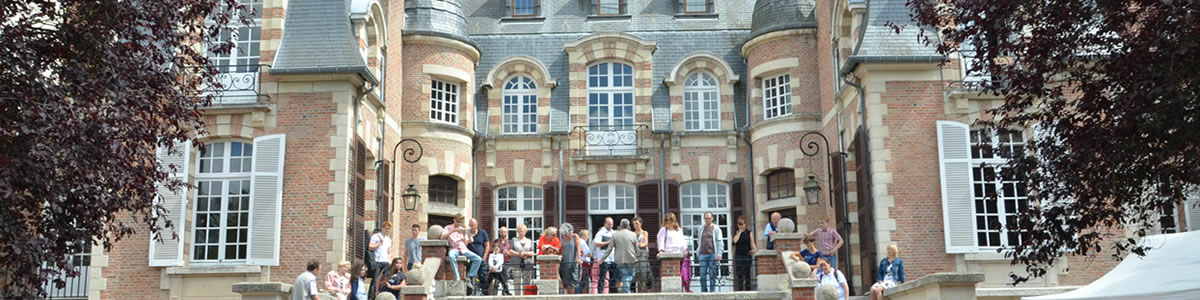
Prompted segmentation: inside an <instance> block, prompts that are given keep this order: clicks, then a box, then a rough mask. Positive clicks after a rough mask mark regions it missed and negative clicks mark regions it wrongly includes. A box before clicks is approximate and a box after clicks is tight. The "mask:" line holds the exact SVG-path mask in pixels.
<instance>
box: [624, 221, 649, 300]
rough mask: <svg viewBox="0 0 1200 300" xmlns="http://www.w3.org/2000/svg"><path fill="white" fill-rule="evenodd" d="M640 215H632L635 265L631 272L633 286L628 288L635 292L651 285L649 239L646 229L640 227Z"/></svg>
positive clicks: (641, 222)
mask: <svg viewBox="0 0 1200 300" xmlns="http://www.w3.org/2000/svg"><path fill="white" fill-rule="evenodd" d="M643 223H644V222H643V221H642V217H640V216H634V217H633V233H634V234H637V237H638V239H637V261H638V262H637V267H635V271H634V273H633V286H630V287H629V290H630V291H632V292H634V293H636V292H638V289H639V288H642V289H648V288H650V287H651V286H652V284H651V282H652V280H650V279H651V276H650V241H649V236H648V233H647V232H646V230H644V229H642V224H643Z"/></svg>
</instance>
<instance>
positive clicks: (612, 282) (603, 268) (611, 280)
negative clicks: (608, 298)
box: [593, 262, 620, 294]
mask: <svg viewBox="0 0 1200 300" xmlns="http://www.w3.org/2000/svg"><path fill="white" fill-rule="evenodd" d="M593 266H595V264H593ZM619 272H620V271H618V270H617V267H616V266H615V265H613V263H611V262H606V263H603V264H600V277H599V278H597V279H596V293H597V294H608V293H609V292H611V291H613V290H616V289H617V280H619V279H618V278H617V276H619V275H620V274H618V273H619ZM605 273H608V278H607V281H608V282H607V285H605V283H606V282H605V280H606V279H605V278H604V277H605V276H604V274H605Z"/></svg>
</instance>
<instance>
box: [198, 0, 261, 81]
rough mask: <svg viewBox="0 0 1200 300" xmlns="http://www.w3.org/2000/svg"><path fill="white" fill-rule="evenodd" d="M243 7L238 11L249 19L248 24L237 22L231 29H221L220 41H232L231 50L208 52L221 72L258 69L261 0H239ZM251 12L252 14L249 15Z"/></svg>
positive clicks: (254, 70) (253, 70)
mask: <svg viewBox="0 0 1200 300" xmlns="http://www.w3.org/2000/svg"><path fill="white" fill-rule="evenodd" d="M238 2H239V3H240V4H242V5H243V6H245V8H244V9H243V10H242V11H240V12H238V14H240V16H245V17H247V18H249V19H250V20H251V22H250V24H249V25H245V24H240V23H238V24H237V27H234V28H233V29H232V30H221V41H232V42H233V43H234V48H233V50H230V51H229V53H224V54H218V53H216V52H211V51H210V52H209V54H208V57H209V59H211V60H212V61H213V65H214V66H216V67H217V70H218V71H220V72H222V73H239V72H256V71H258V53H259V44H260V43H261V42H262V13H263V3H262V0H239V1H238ZM251 14H253V16H251Z"/></svg>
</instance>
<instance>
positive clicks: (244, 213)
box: [192, 141, 254, 262]
mask: <svg viewBox="0 0 1200 300" xmlns="http://www.w3.org/2000/svg"><path fill="white" fill-rule="evenodd" d="M253 152H254V146H253V145H252V144H250V143H244V142H233V141H228V142H214V143H209V144H206V145H205V149H204V152H201V153H200V163H199V167H200V170H199V171H198V172H197V174H196V187H197V190H196V207H195V214H196V215H195V216H196V217H195V219H194V220H195V221H194V223H193V227H192V230H193V234H192V237H193V240H192V260H193V261H208V262H224V261H243V260H245V259H246V251H247V246H248V235H249V227H250V222H249V218H250V188H251V187H250V171H251V170H250V167H251V161H252V157H253Z"/></svg>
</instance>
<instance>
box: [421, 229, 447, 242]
mask: <svg viewBox="0 0 1200 300" xmlns="http://www.w3.org/2000/svg"><path fill="white" fill-rule="evenodd" d="M443 230H444V229H442V225H429V235H427V236H426V237H425V239H427V240H430V241H432V240H440V239H442V231H443Z"/></svg>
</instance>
